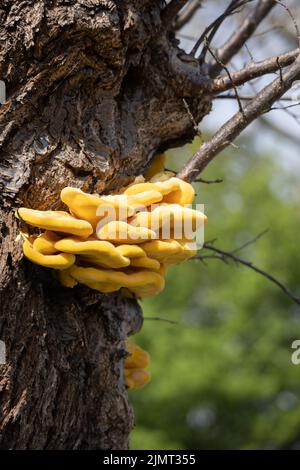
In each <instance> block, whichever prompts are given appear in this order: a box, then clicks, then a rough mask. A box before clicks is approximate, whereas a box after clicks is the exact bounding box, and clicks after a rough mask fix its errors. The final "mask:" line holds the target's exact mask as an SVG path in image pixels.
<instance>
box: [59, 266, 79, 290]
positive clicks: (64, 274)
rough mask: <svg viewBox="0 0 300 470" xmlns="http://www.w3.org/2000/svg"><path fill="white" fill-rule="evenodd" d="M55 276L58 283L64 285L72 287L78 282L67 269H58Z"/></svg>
mask: <svg viewBox="0 0 300 470" xmlns="http://www.w3.org/2000/svg"><path fill="white" fill-rule="evenodd" d="M57 276H58V279H59V281H60V283H61V284H62V285H63V286H65V287H70V288H73V287H75V286H76V285H77V284H78V282H77V281H76V280H75V279H74V278H73V277H72V276H71V274H70V271H69V269H62V270H61V271H58V275H57Z"/></svg>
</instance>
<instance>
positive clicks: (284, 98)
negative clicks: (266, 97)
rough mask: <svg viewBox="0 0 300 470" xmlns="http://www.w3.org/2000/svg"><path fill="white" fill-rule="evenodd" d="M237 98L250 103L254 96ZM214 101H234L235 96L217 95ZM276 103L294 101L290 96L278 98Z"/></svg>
mask: <svg viewBox="0 0 300 470" xmlns="http://www.w3.org/2000/svg"><path fill="white" fill-rule="evenodd" d="M239 98H240V100H241V101H252V100H253V99H254V98H255V96H254V95H240V94H239ZM215 99H218V100H236V95H235V94H234V95H233V94H227V95H218V96H216V97H215ZM278 101H294V98H292V97H291V96H282V97H281V98H279V100H278Z"/></svg>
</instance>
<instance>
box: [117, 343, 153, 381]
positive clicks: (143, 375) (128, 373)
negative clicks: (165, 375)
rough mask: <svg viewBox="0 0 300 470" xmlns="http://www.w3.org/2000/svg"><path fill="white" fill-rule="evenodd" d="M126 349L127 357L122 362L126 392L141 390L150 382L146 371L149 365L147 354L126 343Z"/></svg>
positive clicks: (139, 348) (138, 347)
mask: <svg viewBox="0 0 300 470" xmlns="http://www.w3.org/2000/svg"><path fill="white" fill-rule="evenodd" d="M126 349H127V352H128V354H129V356H128V357H127V358H126V359H125V361H124V376H125V384H126V387H127V388H128V390H135V389H138V388H142V387H143V386H144V385H146V384H147V383H148V382H149V381H150V380H151V375H150V372H148V371H147V370H146V367H148V365H149V361H150V358H149V354H148V353H147V352H146V351H144V350H143V349H142V348H141V347H140V346H138V345H137V344H135V343H132V342H129V341H128V342H127V344H126Z"/></svg>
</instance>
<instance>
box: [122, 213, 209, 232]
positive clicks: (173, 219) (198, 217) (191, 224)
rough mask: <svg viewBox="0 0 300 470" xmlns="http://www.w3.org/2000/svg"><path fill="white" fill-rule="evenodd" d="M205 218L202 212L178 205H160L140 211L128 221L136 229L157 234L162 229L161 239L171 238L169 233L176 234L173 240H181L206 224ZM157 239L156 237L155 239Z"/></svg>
mask: <svg viewBox="0 0 300 470" xmlns="http://www.w3.org/2000/svg"><path fill="white" fill-rule="evenodd" d="M206 220H207V217H206V215H204V214H203V213H202V212H200V211H197V210H194V209H190V208H187V207H182V206H181V205H179V204H161V205H159V206H157V207H156V208H155V209H153V210H152V211H151V212H150V211H141V212H139V213H138V214H136V215H135V216H134V217H132V219H131V220H130V223H131V224H132V225H134V226H136V227H146V228H148V229H149V230H150V229H151V230H153V231H155V232H157V231H158V230H159V229H161V228H162V227H163V228H164V230H163V234H161V237H162V238H165V239H169V238H171V233H172V231H174V233H175V234H176V232H177V233H178V235H177V236H175V238H182V237H183V236H184V234H185V233H187V234H190V233H191V232H194V231H196V230H198V229H199V228H200V227H201V226H203V224H205V223H206ZM156 238H157V237H156Z"/></svg>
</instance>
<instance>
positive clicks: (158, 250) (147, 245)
mask: <svg viewBox="0 0 300 470" xmlns="http://www.w3.org/2000/svg"><path fill="white" fill-rule="evenodd" d="M154 167H155V168H156V169H161V168H159V165H158V163H157V162H155V164H154ZM146 178H147V179H146ZM146 178H144V177H142V176H140V177H138V178H136V179H135V181H134V182H133V183H132V184H130V185H129V186H127V187H125V188H122V189H121V191H120V192H119V193H117V194H113V195H109V196H100V195H98V194H87V193H85V192H83V191H82V190H80V189H78V188H72V187H66V188H64V189H63V190H62V192H61V201H62V202H63V203H64V204H65V205H66V206H67V208H68V211H39V210H33V209H27V208H20V209H18V211H17V216H18V217H19V218H20V219H21V220H22V221H23V222H26V223H27V224H28V225H30V226H32V227H35V228H38V229H40V230H39V233H31V234H29V233H27V234H24V233H23V238H24V243H23V251H24V255H25V256H26V257H27V258H28V259H29V260H30V261H32V262H33V263H36V264H39V265H41V266H45V267H47V268H52V269H54V270H55V271H56V274H57V277H58V279H59V280H60V282H61V283H62V284H63V285H64V286H66V287H70V288H73V287H74V286H76V285H77V284H78V283H80V284H84V285H86V286H88V287H90V288H91V289H95V290H98V291H100V292H106V293H108V292H114V291H118V290H120V289H121V288H125V289H126V290H127V292H128V291H130V293H133V294H134V295H136V296H137V297H139V298H142V297H146V296H152V295H156V294H158V293H159V292H160V291H161V290H162V289H163V288H164V284H165V281H164V275H165V273H166V271H167V269H168V268H169V266H171V265H173V264H177V263H180V262H182V261H184V260H185V259H188V258H191V257H192V256H194V255H195V253H196V244H195V242H194V232H195V231H196V230H197V229H198V228H199V226H200V225H201V224H203V223H205V221H206V217H205V215H204V214H203V213H202V212H199V211H197V210H193V209H191V208H190V207H187V205H190V204H191V203H192V202H193V200H194V196H195V192H194V189H193V187H192V185H190V184H189V183H187V182H185V181H182V180H180V179H179V178H176V177H175V176H174V174H173V173H171V172H168V171H161V172H159V173H156V174H154V175H153V169H152V168H150V170H149V171H148V176H147V175H146ZM178 227H179V229H178ZM186 227H189V229H188V230H186ZM31 232H32V231H31ZM124 292H126V291H124Z"/></svg>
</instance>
